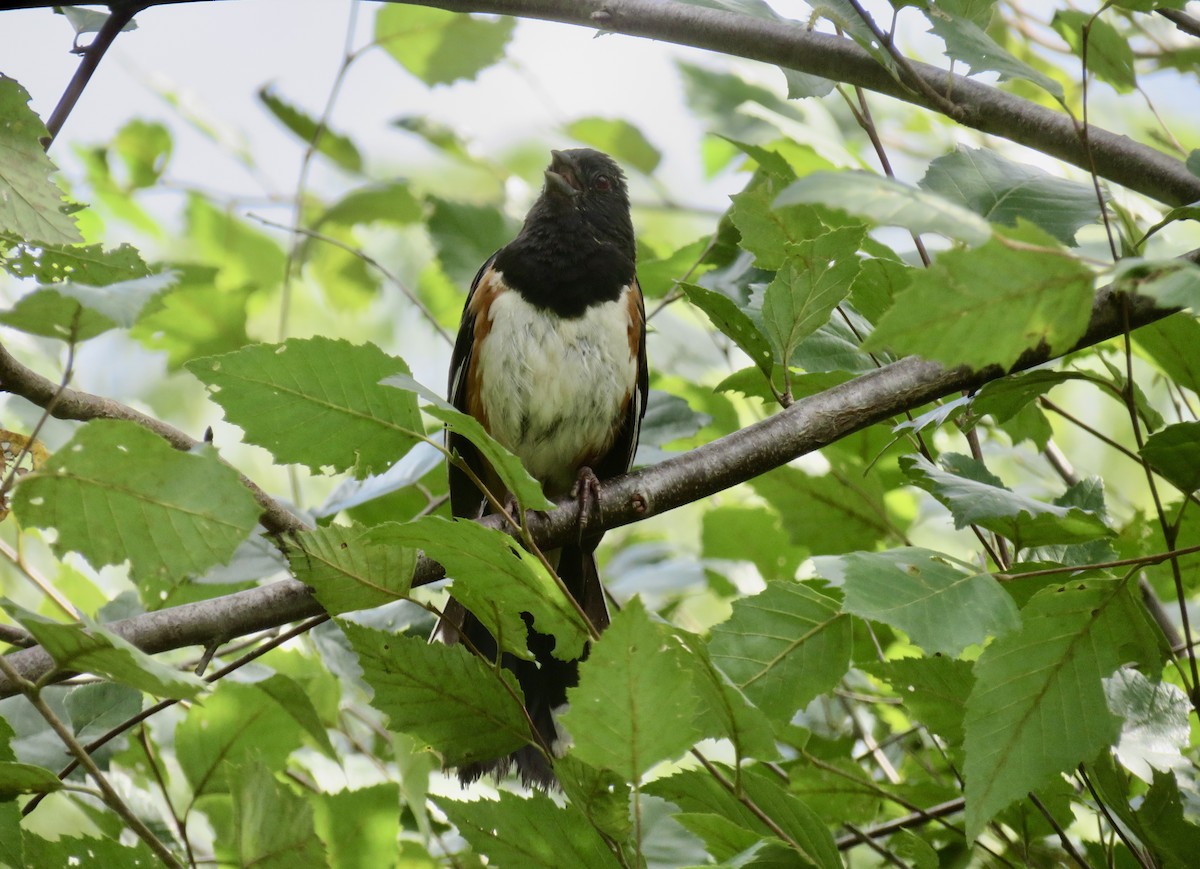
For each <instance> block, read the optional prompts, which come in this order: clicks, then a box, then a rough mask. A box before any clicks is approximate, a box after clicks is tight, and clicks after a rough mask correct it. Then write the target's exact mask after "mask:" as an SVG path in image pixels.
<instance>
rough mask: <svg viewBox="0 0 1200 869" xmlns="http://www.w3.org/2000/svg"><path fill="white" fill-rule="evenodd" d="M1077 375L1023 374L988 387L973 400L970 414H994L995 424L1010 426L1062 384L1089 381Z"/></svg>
mask: <svg viewBox="0 0 1200 869" xmlns="http://www.w3.org/2000/svg"><path fill="white" fill-rule="evenodd" d="M1089 379H1091V378H1090V377H1089V375H1087V374H1083V373H1080V372H1078V371H1023V372H1021V373H1019V374H1010V375H1009V376H1008V377H1001V378H1000V379H998V380H992V381H990V382H988V383H985V384H984V385H983V387H982V388H980V390H979V392H977V393H975V396H974V398H973V399H972V400H971V411H972V412H973V413H976V414H979V415H980V416H982V415H984V414H991V415H992V416H993V417H994V418H995V420H996V422H1007V421H1008V420H1010V419H1012V418H1013V417H1014V416H1015V415H1016V414H1017V413H1018V412H1019V411H1020V410H1021V409H1022V408H1024V407H1026V406H1027V405H1029V403H1030V402H1033V401H1036V400H1037V399H1038V398H1040V397H1041V396H1043V395H1045V394H1046V393H1047V392H1049V391H1050V390H1051V389H1053V388H1054V387H1056V386H1058V385H1059V384H1062V383H1066V382H1067V381H1070V380H1089Z"/></svg>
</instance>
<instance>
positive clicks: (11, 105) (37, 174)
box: [0, 75, 83, 244]
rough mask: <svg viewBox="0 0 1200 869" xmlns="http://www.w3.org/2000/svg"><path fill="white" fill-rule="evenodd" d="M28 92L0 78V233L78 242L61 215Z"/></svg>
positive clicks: (59, 193)
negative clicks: (0, 120)
mask: <svg viewBox="0 0 1200 869" xmlns="http://www.w3.org/2000/svg"><path fill="white" fill-rule="evenodd" d="M28 103H29V93H28V92H27V91H26V90H25V88H23V87H21V85H19V84H18V83H17V81H16V79H11V78H9V77H8V76H5V75H0V118H4V123H2V124H0V232H3V233H12V234H13V235H15V236H17V237H18V238H20V239H23V240H25V241H31V242H45V243H46V244H73V243H75V242H77V241H83V236H82V235H80V234H79V230H78V229H77V228H76V227H75V219H74V218H73V217H71V216H69V215H68V214H66V213H65V212H64V211H63V194H62V191H61V190H60V189H59V188H58V185H56V184H55V183H54V182H53V181H51V180H50V175H51V174H52V173H53V172H55V171H56V169H55V166H54V164H53V163H51V162H50V158H49V157H47V156H46V149H45V148H43V147H42V143H41V138H42V137H43V136H45V135H47V133H46V128H45V126H43V124H42V122H41V121H40V120H39V119H38V116H37V115H35V114H34V113H33V111H32V110H31V109H30V108H29V105H28Z"/></svg>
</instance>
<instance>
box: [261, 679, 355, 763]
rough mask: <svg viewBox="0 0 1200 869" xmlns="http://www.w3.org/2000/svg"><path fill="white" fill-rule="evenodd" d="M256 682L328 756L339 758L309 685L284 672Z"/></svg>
mask: <svg viewBox="0 0 1200 869" xmlns="http://www.w3.org/2000/svg"><path fill="white" fill-rule="evenodd" d="M254 684H255V685H256V686H257V687H258V688H259V689H260V690H261V691H262V692H263V693H264V694H266V695H267V696H268V697H270V698H271V699H272V700H274V701H275V702H276V703H278V704H279V705H280V706H281V707H282V708H283V709H284V711H286V712H287V714H288V715H290V716H291V717H292V719H293V720H294V721H295V722H296V723H297V724H299V725H300V726H301V727H302V728H303V729H304V732H305V733H307V734H308V735H309V736H310V737H312V741H313V743H314V744H315V745H316V746H317V748H318V749H319V750H320V751H321V752H322V753H323V754H324V755H325V756H326V757H328V758H329V759H331V760H337V759H338V757H337V754H336V752H335V751H334V749H333V744H332V743H331V742H330V741H329V734H328V733H326V732H325V725H324V724H322V723H321V718H320V715H319V714H318V713H317V707H316V706H314V705H313V701H312V698H311V697H309V695H308V691H307V687H308V686H305V685H301V684H300V683H299V682H297V681H296V680H295V679H292V678H291V677H290V676H285V675H284V674H283V673H275V674H274V675H272V676H268V677H267V678H266V679H263V680H262V681H261V682H255V683H254Z"/></svg>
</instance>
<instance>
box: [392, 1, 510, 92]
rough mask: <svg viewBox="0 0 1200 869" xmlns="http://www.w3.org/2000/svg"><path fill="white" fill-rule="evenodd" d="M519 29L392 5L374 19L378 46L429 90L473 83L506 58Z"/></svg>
mask: <svg viewBox="0 0 1200 869" xmlns="http://www.w3.org/2000/svg"><path fill="white" fill-rule="evenodd" d="M515 24H516V20H515V19H513V18H498V19H494V20H486V19H482V18H474V17H472V16H470V15H462V14H458V13H454V12H445V11H443V10H441V9H428V8H424V7H417V6H400V5H393V4H388V5H386V6H382V7H380V9H379V11H378V12H376V13H375V41H376V42H378V43H379V44H380V45H382V46H383V48H384V50H385V51H387V53H388V54H390V55H391V56H392V57H393V58H395V59H396V60H397V61H398V62H399V63H400V65H401V66H403V67H404V68H405V69H407V70H408V71H409V72H411V73H412V74H413V75H415V76H417V78H419V79H421V81H423V82H425V84H429V85H433V84H448V83H449V82H452V81H458V80H459V79H474V78H475V76H477V75H478V74H479V73H480V72H481V71H482V70H484V69H485V68H487V67H489V66H491V65H492V64H494V63H495V62H496V61H498V60H500V59H501V58H502V57H504V47H505V46H506V45H507V44H508V40H509V38H510V37H511V36H512V31H513V26H514V25H515Z"/></svg>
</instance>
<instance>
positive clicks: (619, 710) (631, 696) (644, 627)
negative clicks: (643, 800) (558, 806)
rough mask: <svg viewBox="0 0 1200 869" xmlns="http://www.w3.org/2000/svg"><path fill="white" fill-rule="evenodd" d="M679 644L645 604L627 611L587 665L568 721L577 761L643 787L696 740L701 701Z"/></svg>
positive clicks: (574, 693) (594, 648)
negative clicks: (650, 775) (645, 777)
mask: <svg viewBox="0 0 1200 869" xmlns="http://www.w3.org/2000/svg"><path fill="white" fill-rule="evenodd" d="M685 654H686V653H685V652H684V650H683V649H682V647H681V646H680V645H679V643H678V642H677V641H676V640H675V638H674V637H672V636H671V634H670V632H669V631H668V630H667V629H665V628H664V627H663V626H661V625H659V624H656V623H655V622H653V621H651V619H650V616H649V614H647V612H646V610H645V608H644V607H643V606H642V602H641V600H640V598H634V599H633V600H631V601H630V602H629V603H628V604H626V605H625V607H624V609H622V610H621V611H620V612H619V613H617V614H616V615H615V616H614V617H613V620H612V624H611V625H610V626H609V627H608V629H607V630H606V631H605V632H604V634H603V636H601V637H600V639H599V640H598V641H597V642H596V643H594V644H593V645H592V648H591V652H590V653H589V654H588V657H587V660H586V661H584V662H582V663H581V664H580V665H579V685H578V687H576V688H572V689H570V690H569V691H568V692H567V700H568V702H569V703H570V704H571V705H570V708H569V709H568V710H567V712H566V713H565V714H564V715H563V716H562V723H563V726H564V727H565V728H566V730H567V732H568V733H570V734H571V737H572V739H573V740H574V743H575V744H574V746H573V747H572V749H571V754H572V755H573V756H574V757H577V758H578V759H579V760H582V761H583V762H584V763H589V764H591V765H593V766H598V767H603V768H605V769H611V770H613V771H615V772H616V773H617V774H618V775H621V776H623V777H624V778H625V780H626V781H637V780H639V779H640V778H641V777H642V776H643V775H644V774H645V773H646V771H647V770H649V769H650V768H651V767H652V766H654V765H655V764H656V763H658V762H659V761H663V760H670V759H672V758H675V757H678V756H679V755H681V754H683V752H684V751H686V750H687V749H688V748H690V747H691V746H692V745H693V744H694V743H695V741H696V738H697V734H696V731H695V727H694V724H693V720H694V718H695V714H696V694H695V691H694V689H693V687H692V680H691V678H690V675H691V668H690V664H689V662H688V660H687V658H686V657H685Z"/></svg>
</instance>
